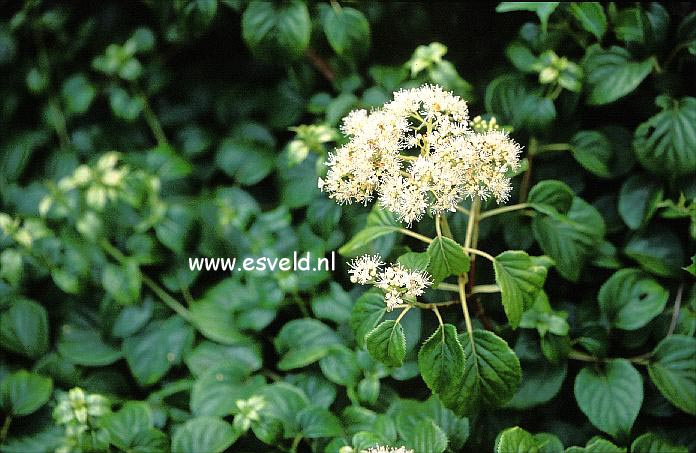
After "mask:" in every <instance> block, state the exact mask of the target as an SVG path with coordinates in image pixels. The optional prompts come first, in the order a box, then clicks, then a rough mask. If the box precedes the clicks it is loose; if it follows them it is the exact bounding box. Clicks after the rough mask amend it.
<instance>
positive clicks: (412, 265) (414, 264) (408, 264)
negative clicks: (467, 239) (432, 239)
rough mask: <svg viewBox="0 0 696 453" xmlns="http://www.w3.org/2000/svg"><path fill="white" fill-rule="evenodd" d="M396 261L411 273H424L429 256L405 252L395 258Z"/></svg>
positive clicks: (428, 262) (424, 253)
mask: <svg viewBox="0 0 696 453" xmlns="http://www.w3.org/2000/svg"><path fill="white" fill-rule="evenodd" d="M460 249H461V247H460ZM396 261H397V262H398V263H399V264H401V265H402V266H403V267H405V268H406V269H410V270H412V271H425V270H428V265H429V264H430V255H429V254H428V253H426V252H423V253H416V252H407V253H404V254H403V255H401V256H400V257H399V258H397V260H396Z"/></svg>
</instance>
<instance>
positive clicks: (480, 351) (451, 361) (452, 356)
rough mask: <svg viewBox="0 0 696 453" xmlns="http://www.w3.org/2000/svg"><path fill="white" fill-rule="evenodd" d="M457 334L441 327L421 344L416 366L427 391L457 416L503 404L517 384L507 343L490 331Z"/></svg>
mask: <svg viewBox="0 0 696 453" xmlns="http://www.w3.org/2000/svg"><path fill="white" fill-rule="evenodd" d="M471 337H473V340H474V344H473V347H472V343H471V340H470V336H469V335H467V334H463V335H461V336H459V337H457V335H456V329H455V327H454V326H452V325H450V324H445V325H444V326H440V327H439V328H438V330H436V331H435V333H434V334H433V335H432V336H431V337H430V338H429V339H428V340H426V342H425V343H423V347H422V348H421V350H420V352H419V353H418V367H419V369H420V371H421V375H422V376H423V380H424V381H425V383H426V384H427V385H428V388H430V390H431V391H432V392H433V393H435V394H436V395H437V396H438V398H440V400H441V401H442V403H443V404H444V405H445V406H446V407H447V408H449V409H452V411H454V413H455V414H457V415H467V414H471V413H472V412H474V411H475V410H477V409H479V408H481V407H498V406H501V405H503V404H505V403H506V402H507V401H508V400H509V399H510V398H512V396H513V394H514V393H515V391H516V390H517V386H518V385H519V382H520V374H521V369H520V363H519V360H518V359H517V357H516V356H515V353H514V352H512V350H511V349H510V348H509V347H508V345H507V343H506V342H505V341H504V340H502V339H501V338H499V337H497V336H496V335H495V334H493V333H492V332H488V331H482V330H474V331H473V332H472V334H471Z"/></svg>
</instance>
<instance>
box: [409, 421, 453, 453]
mask: <svg viewBox="0 0 696 453" xmlns="http://www.w3.org/2000/svg"><path fill="white" fill-rule="evenodd" d="M403 434H404V438H403V439H404V444H405V445H406V446H408V447H409V448H411V449H413V451H417V452H419V453H442V452H443V451H445V449H447V436H446V435H445V433H444V432H443V431H442V429H441V428H440V427H439V426H437V425H436V424H435V422H434V420H432V419H430V418H426V419H425V420H421V421H420V423H418V424H416V425H415V426H414V427H413V430H411V431H408V432H405V433H403Z"/></svg>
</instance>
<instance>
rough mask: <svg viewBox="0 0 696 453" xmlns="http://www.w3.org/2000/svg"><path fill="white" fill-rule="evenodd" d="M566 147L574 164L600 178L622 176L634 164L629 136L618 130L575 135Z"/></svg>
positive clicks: (589, 131)
mask: <svg viewBox="0 0 696 453" xmlns="http://www.w3.org/2000/svg"><path fill="white" fill-rule="evenodd" d="M570 145H571V150H572V153H573V157H574V158H575V160H576V161H577V162H578V163H579V164H580V165H582V167H583V168H584V169H585V170H587V171H589V172H590V173H592V174H593V175H596V176H599V177H600V178H607V179H609V178H616V177H618V176H622V175H624V174H625V173H626V172H627V171H629V170H630V169H631V167H632V166H633V164H634V163H635V158H634V157H633V149H632V147H631V136H630V133H629V132H628V131H627V130H626V129H623V128H621V127H616V126H608V127H604V128H601V129H600V130H586V131H579V132H577V133H576V134H575V135H574V136H573V138H571V140H570Z"/></svg>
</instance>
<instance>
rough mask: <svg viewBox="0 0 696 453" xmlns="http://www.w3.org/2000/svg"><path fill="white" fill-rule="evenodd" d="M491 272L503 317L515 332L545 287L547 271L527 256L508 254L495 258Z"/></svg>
mask: <svg viewBox="0 0 696 453" xmlns="http://www.w3.org/2000/svg"><path fill="white" fill-rule="evenodd" d="M493 268H494V270H495V281H496V283H497V284H498V286H499V287H500V295H501V298H502V302H503V308H504V309H505V314H506V315H507V318H508V321H509V322H510V325H511V326H512V328H513V329H516V328H517V326H518V325H519V323H520V320H521V319H522V313H523V312H524V311H525V310H526V309H528V308H529V307H531V306H532V304H533V303H534V300H535V299H536V297H537V294H538V293H539V291H540V290H541V288H542V287H543V286H544V281H545V280H546V272H547V270H546V267H544V266H538V265H535V264H534V262H533V261H532V259H531V258H530V257H529V255H527V253H526V252H522V251H519V250H516V251H512V250H509V251H507V252H503V253H501V254H500V255H498V256H496V257H495V261H494V262H493Z"/></svg>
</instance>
